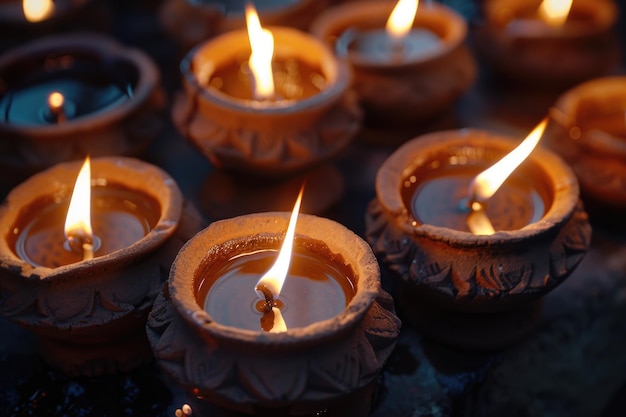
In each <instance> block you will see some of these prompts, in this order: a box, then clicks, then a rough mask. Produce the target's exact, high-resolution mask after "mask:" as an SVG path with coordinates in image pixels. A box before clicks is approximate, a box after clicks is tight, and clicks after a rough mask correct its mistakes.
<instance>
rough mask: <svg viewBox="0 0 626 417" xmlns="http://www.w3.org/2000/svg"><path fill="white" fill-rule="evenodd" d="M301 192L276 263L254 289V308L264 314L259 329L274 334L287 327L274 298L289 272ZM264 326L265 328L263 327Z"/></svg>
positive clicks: (301, 190) (302, 189) (278, 302)
mask: <svg viewBox="0 0 626 417" xmlns="http://www.w3.org/2000/svg"><path fill="white" fill-rule="evenodd" d="M303 192H304V185H302V188H300V193H299V194H298V198H297V199H296V204H295V205H294V207H293V211H292V212H291V217H290V219H289V226H288V227H287V233H286V234H285V240H283V244H282V246H281V248H280V252H278V257H277V258H276V262H274V265H272V267H271V268H270V269H269V270H268V271H267V272H266V273H265V274H263V276H262V277H261V279H259V282H257V284H256V287H255V288H254V291H255V292H256V294H257V295H258V296H259V297H260V298H262V300H261V301H260V302H259V303H257V306H256V307H257V310H259V311H262V312H264V314H263V317H261V328H262V329H263V330H266V331H271V332H274V333H277V332H281V331H282V332H284V331H286V330H287V325H286V324H285V321H284V320H283V318H282V315H281V312H280V309H281V308H282V307H283V304H282V302H280V300H276V298H278V296H279V295H280V290H281V289H282V287H283V284H284V283H285V278H287V272H289V265H290V263H291V253H292V252H293V240H294V237H295V235H296V223H297V221H298V212H299V211H300V204H301V203H302V193H303ZM266 316H267V317H266ZM264 320H265V321H264ZM269 320H271V321H272V327H270V330H267V328H266V327H267V321H269ZM281 322H282V325H281ZM264 325H265V326H266V327H264ZM279 326H282V327H279Z"/></svg>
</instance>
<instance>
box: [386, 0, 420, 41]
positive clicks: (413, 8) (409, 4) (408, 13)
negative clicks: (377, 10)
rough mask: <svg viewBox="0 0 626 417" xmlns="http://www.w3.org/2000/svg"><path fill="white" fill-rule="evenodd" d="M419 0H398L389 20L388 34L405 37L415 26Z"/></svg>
mask: <svg viewBox="0 0 626 417" xmlns="http://www.w3.org/2000/svg"><path fill="white" fill-rule="evenodd" d="M418 3H419V1H418V0H398V3H396V6H395V7H394V8H393V10H392V11H391V14H390V15H389V19H388V20H387V25H386V30H387V34H388V35H389V36H390V37H391V38H393V39H398V40H400V39H403V38H404V37H405V36H406V34H407V33H409V31H410V30H411V27H412V26H413V21H414V20H415V15H416V13H417V5H418Z"/></svg>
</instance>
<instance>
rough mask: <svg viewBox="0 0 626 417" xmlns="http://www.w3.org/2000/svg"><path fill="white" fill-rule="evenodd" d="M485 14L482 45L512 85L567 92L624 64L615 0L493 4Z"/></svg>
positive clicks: (479, 35) (479, 40) (504, 0)
mask: <svg viewBox="0 0 626 417" xmlns="http://www.w3.org/2000/svg"><path fill="white" fill-rule="evenodd" d="M562 6H565V7H562ZM567 6H569V7H567ZM484 13H485V24H484V26H483V27H481V28H479V30H478V31H477V42H476V46H477V48H478V49H479V51H480V52H481V53H482V55H483V56H484V57H485V58H486V59H487V60H488V61H489V63H490V65H491V66H492V67H493V68H494V69H495V70H496V71H497V72H498V73H500V74H502V75H503V76H504V77H505V78H508V79H510V80H511V81H512V82H516V83H523V84H524V85H535V86H540V87H542V88H551V89H561V88H563V87H568V86H571V85H573V84H576V83H579V82H581V81H584V80H586V79H589V78H593V77H597V76H600V75H603V74H607V73H608V72H610V71H611V70H613V69H614V68H615V67H616V66H617V65H618V64H619V45H618V42H617V40H616V38H615V35H614V34H613V32H612V30H613V28H614V26H615V22H616V19H617V15H618V13H617V7H616V5H615V3H614V2H613V1H612V0H599V1H596V0H576V1H573V2H570V3H569V4H568V2H567V1H565V2H558V1H556V2H555V1H552V0H545V1H541V0H513V1H509V0H489V1H487V2H485V4H484Z"/></svg>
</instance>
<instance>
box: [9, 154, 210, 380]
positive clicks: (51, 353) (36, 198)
mask: <svg viewBox="0 0 626 417" xmlns="http://www.w3.org/2000/svg"><path fill="white" fill-rule="evenodd" d="M89 167H91V174H89V172H88V171H87V172H86V171H85V170H88V169H89ZM80 168H81V165H80V162H79V161H76V162H69V163H63V164H57V165H55V166H53V167H52V168H50V169H48V170H45V171H42V172H40V173H38V174H35V175H34V176H32V177H30V178H29V179H28V180H27V181H25V182H23V183H21V184H20V185H18V186H17V187H15V188H14V189H13V190H12V191H11V192H10V193H9V195H8V196H7V197H6V200H5V202H4V204H3V205H2V207H0V236H2V238H1V239H0V313H1V314H2V315H3V316H4V317H6V318H7V319H9V320H11V321H13V322H15V323H16V324H18V325H20V326H23V327H24V328H26V329H28V330H30V331H32V332H33V333H34V334H35V335H36V336H37V339H38V344H39V348H40V353H41V355H42V357H43V359H45V360H46V361H47V362H48V363H49V364H50V365H52V366H53V367H55V368H58V369H60V370H61V371H63V372H65V373H67V374H69V375H86V376H99V375H103V374H110V373H114V372H118V371H119V372H121V371H127V370H129V369H132V368H134V367H136V366H138V365H141V364H143V363H145V362H147V361H149V360H150V359H151V351H150V347H149V345H148V343H147V339H146V337H145V332H144V331H143V328H144V326H145V322H146V317H147V315H148V311H149V310H150V308H151V307H152V303H153V301H154V298H155V296H156V295H157V293H158V292H159V291H160V290H161V288H162V286H163V282H164V281H165V280H166V279H167V273H168V270H169V267H170V265H171V262H172V261H173V259H174V257H175V256H176V253H177V252H178V250H179V249H180V247H182V245H183V243H184V242H185V241H186V240H187V239H188V238H189V237H190V236H192V235H193V234H194V233H195V232H196V231H197V230H199V229H200V227H199V226H200V225H199V222H197V220H196V218H193V217H191V216H189V213H188V210H183V201H182V196H181V192H180V190H179V188H178V186H177V185H176V183H175V181H174V180H173V179H172V178H171V177H170V176H169V175H167V174H166V173H165V172H163V171H162V170H161V169H159V168H157V167H155V166H152V165H150V164H147V163H145V162H141V161H139V160H137V159H133V158H127V157H103V158H95V159H93V160H92V161H91V163H89V161H87V162H85V164H84V166H83V169H82V170H80V172H81V174H80V175H79V176H78V178H77V174H78V173H79V169H80ZM75 183H76V185H75ZM74 185H75V186H74ZM70 202H71V203H70Z"/></svg>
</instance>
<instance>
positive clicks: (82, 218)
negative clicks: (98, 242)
mask: <svg viewBox="0 0 626 417" xmlns="http://www.w3.org/2000/svg"><path fill="white" fill-rule="evenodd" d="M90 206H91V163H90V159H89V157H87V158H85V162H84V163H83V166H82V168H81V169H80V172H79V173H78V177H77V178H76V184H75V185H74V191H73V192H72V198H71V199H70V206H69V208H68V209H67V217H66V218H65V238H66V239H67V244H68V246H69V249H70V250H72V251H75V252H81V251H82V253H83V260H84V261H88V260H90V259H93V252H94V248H93V243H94V239H93V232H92V230H91V207H90Z"/></svg>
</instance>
